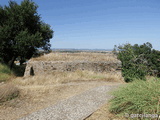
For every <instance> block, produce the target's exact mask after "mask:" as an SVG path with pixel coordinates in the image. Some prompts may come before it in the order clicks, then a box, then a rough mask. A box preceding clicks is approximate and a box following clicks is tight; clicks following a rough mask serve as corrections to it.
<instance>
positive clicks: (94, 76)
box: [13, 71, 123, 86]
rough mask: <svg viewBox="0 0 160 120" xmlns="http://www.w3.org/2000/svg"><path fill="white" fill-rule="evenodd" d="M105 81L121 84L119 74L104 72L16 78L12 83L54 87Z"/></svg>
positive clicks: (55, 73) (63, 73)
mask: <svg viewBox="0 0 160 120" xmlns="http://www.w3.org/2000/svg"><path fill="white" fill-rule="evenodd" d="M90 80H92V81H94V80H98V81H107V82H123V78H122V76H121V74H120V73H116V72H115V73H113V72H108V73H107V72H104V73H96V72H93V71H75V72H58V71H57V72H53V73H52V74H47V75H39V76H32V77H29V78H23V79H22V78H17V79H15V80H14V81H13V82H14V84H16V85H22V86H25V85H55V84H61V83H68V82H84V81H90Z"/></svg>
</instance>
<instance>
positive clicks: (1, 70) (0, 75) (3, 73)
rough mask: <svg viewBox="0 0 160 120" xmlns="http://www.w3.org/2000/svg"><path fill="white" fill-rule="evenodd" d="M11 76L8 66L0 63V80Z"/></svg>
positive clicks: (5, 79)
mask: <svg viewBox="0 0 160 120" xmlns="http://www.w3.org/2000/svg"><path fill="white" fill-rule="evenodd" d="M10 78H11V71H10V69H9V68H8V66H6V65H3V64H1V63H0V82H3V81H7V80H9V79H10Z"/></svg>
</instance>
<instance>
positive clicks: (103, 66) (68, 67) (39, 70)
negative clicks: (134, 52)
mask: <svg viewBox="0 0 160 120" xmlns="http://www.w3.org/2000/svg"><path fill="white" fill-rule="evenodd" d="M76 70H88V71H94V72H111V71H113V72H116V71H120V70H121V62H120V61H116V62H106V61H104V62H102V61H97V62H93V61H71V62H69V61H29V62H28V63H27V66H26V70H25V73H24V77H28V76H32V75H42V74H48V73H52V72H54V71H76Z"/></svg>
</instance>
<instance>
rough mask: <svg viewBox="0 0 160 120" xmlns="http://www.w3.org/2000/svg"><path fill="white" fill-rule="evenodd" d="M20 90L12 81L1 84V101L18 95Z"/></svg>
mask: <svg viewBox="0 0 160 120" xmlns="http://www.w3.org/2000/svg"><path fill="white" fill-rule="evenodd" d="M19 92H20V91H19V89H18V88H17V87H15V85H13V84H11V83H6V84H2V85H0V103H2V102H5V101H8V100H11V99H13V98H15V97H17V96H18V95H19Z"/></svg>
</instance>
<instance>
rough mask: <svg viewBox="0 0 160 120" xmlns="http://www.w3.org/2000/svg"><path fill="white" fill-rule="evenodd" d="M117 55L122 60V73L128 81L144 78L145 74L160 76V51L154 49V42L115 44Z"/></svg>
mask: <svg viewBox="0 0 160 120" xmlns="http://www.w3.org/2000/svg"><path fill="white" fill-rule="evenodd" d="M114 50H115V51H119V52H117V57H118V59H119V60H121V62H122V75H123V76H124V79H125V81H126V82H130V81H133V80H134V79H143V80H145V76H146V75H147V74H149V75H157V76H160V62H159V61H160V52H159V51H157V50H154V49H152V44H151V43H149V42H147V43H144V44H143V45H138V44H135V45H133V46H132V45H131V44H124V45H120V46H118V47H116V46H115V49H114Z"/></svg>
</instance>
